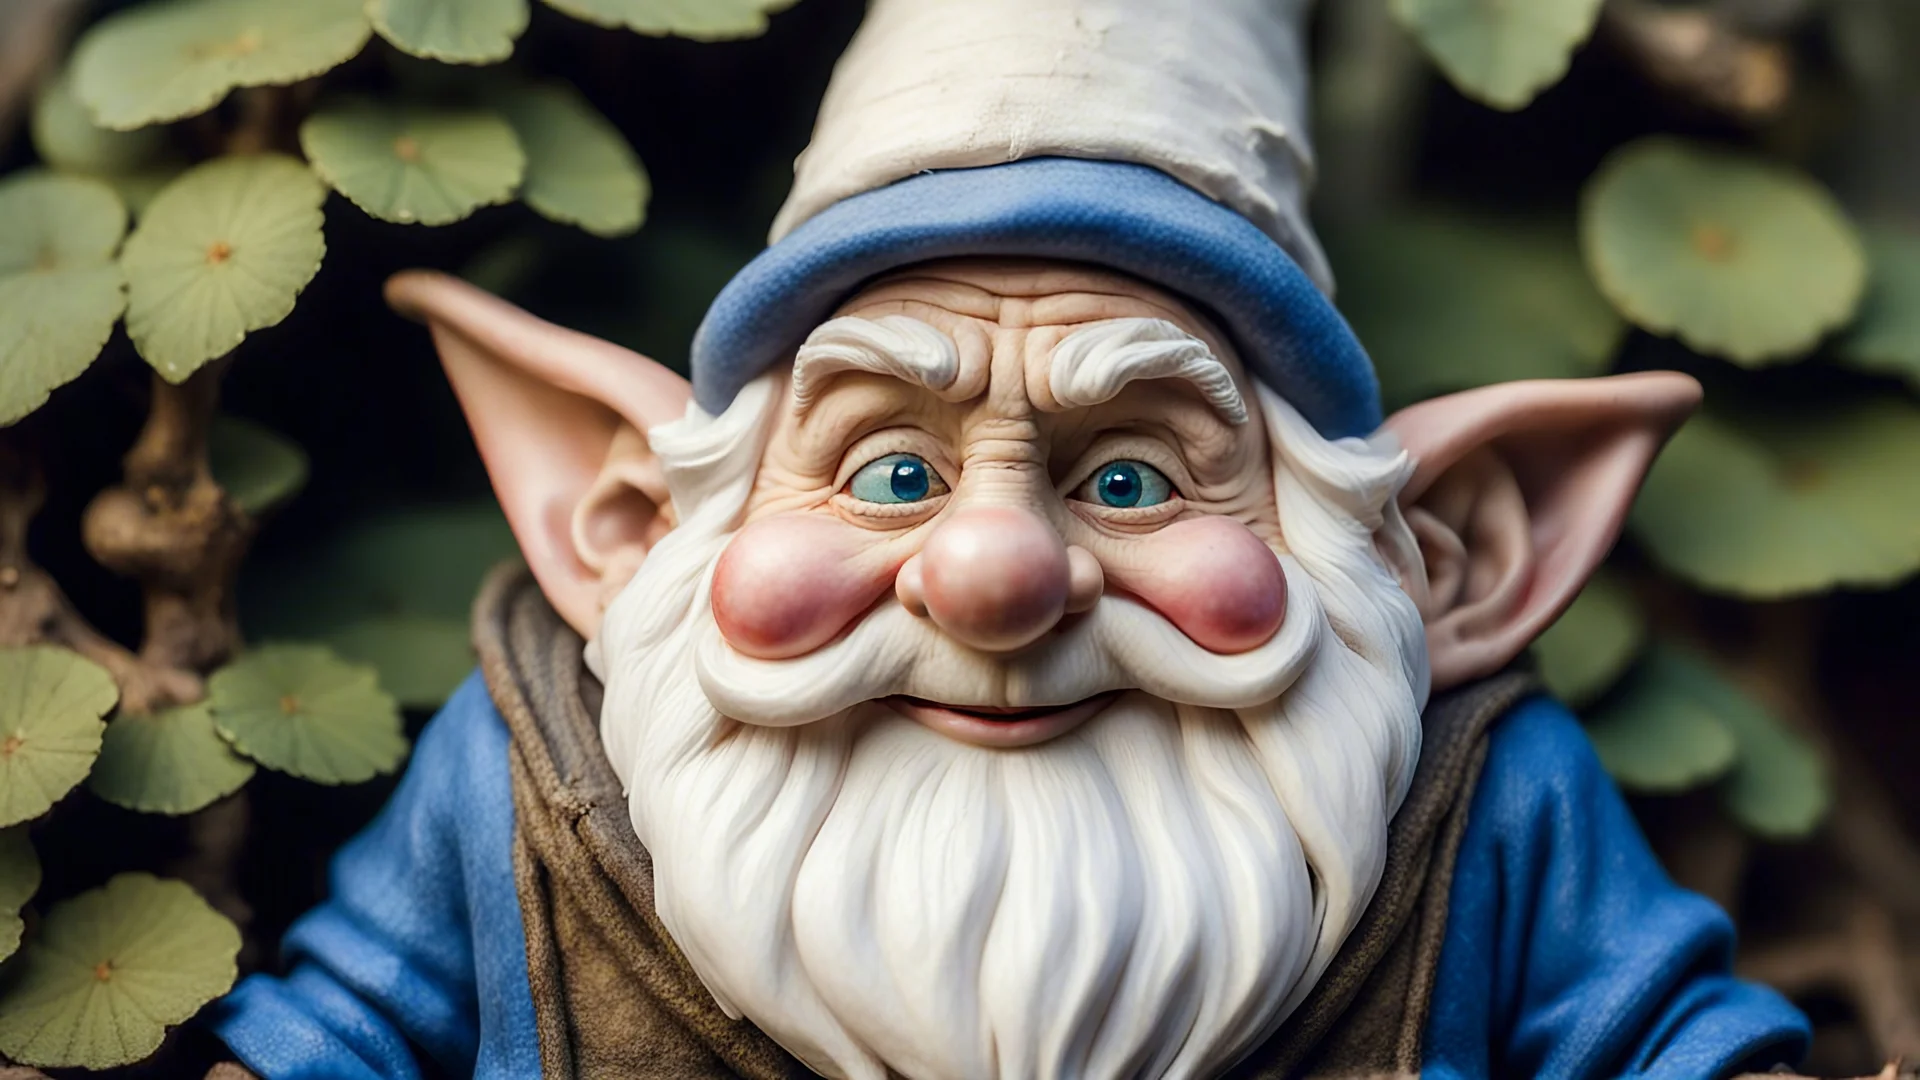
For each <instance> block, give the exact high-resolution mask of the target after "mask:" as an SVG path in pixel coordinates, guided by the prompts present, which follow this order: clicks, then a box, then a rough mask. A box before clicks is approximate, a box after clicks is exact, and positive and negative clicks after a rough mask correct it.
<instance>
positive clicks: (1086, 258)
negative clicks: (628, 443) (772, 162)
mask: <svg viewBox="0 0 1920 1080" xmlns="http://www.w3.org/2000/svg"><path fill="white" fill-rule="evenodd" d="M994 255H998V256H1014V255H1018V256H1032V257H1041V258H1050V259H1063V260H1067V261H1071V262H1087V263H1096V264H1098V265H1100V266H1104V267H1107V268H1109V269H1113V270H1119V271H1123V272H1125V273H1128V274H1132V275H1134V276H1136V277H1139V278H1142V279H1144V280H1146V281H1150V282H1153V283H1155V284H1157V285H1160V286H1162V287H1164V288H1166V289H1170V290H1172V291H1173V292H1176V293H1179V294H1181V295H1182V296H1185V297H1186V298H1188V299H1189V300H1192V301H1194V302H1196V303H1198V304H1199V305H1201V306H1202V307H1204V308H1206V309H1208V310H1209V311H1211V312H1212V314H1213V315H1214V316H1215V317H1216V318H1218V319H1219V320H1220V322H1221V324H1222V326H1223V328H1224V329H1225V330H1226V332H1227V334H1228V335H1229V336H1230V337H1231V338H1232V339H1233V343H1234V346H1235V347H1236V348H1237V349H1238V350H1239V352H1240V359H1241V360H1242V362H1243V363H1245V364H1246V366H1247V369H1248V370H1249V371H1250V372H1252V373H1253V375H1254V376H1255V377H1256V378H1259V379H1261V380H1262V381H1264V382H1265V383H1266V384H1267V385H1268V386H1270V387H1272V388H1273V389H1275V390H1277V391H1279V392H1280V394H1281V396H1283V397H1285V398H1286V399H1287V401H1288V402H1289V403H1290V404H1292V405H1293V406H1294V407H1295V408H1297V409H1299V410H1300V412H1301V414H1302V415H1303V416H1305V417H1306V418H1307V419H1308V420H1309V421H1310V422H1311V423H1312V424H1313V425H1314V426H1315V427H1316V428H1318V429H1319V431H1320V432H1321V434H1323V435H1326V436H1328V437H1329V438H1338V437H1342V436H1347V435H1361V436H1364V435H1369V434H1372V432H1373V431H1374V429H1375V428H1377V427H1379V426H1380V420H1381V414H1380V390H1379V384H1378V383H1377V382H1376V381H1375V379H1374V374H1373V364H1372V361H1370V360H1368V358H1367V354H1366V351H1365V350H1364V349H1362V348H1361V347H1360V343H1359V341H1358V340H1356V339H1355V338H1354V336H1353V331H1352V330H1351V329H1349V328H1348V326H1347V323H1346V320H1345V319H1344V318H1342V317H1341V315H1340V313H1339V312H1338V311H1336V310H1334V307H1333V304H1332V303H1331V302H1329V301H1328V300H1327V298H1326V297H1325V296H1324V295H1322V294H1321V292H1320V290H1319V289H1318V288H1317V287H1316V286H1315V285H1314V283H1313V281H1312V280H1311V279H1310V278H1309V277H1308V276H1307V274H1306V273H1305V272H1304V271H1302V270H1301V269H1300V267H1299V265H1298V264H1297V263H1295V262H1294V260H1293V259H1292V258H1290V257H1289V256H1288V255H1287V253H1286V252H1285V251H1284V250H1282V249H1281V247H1280V245H1278V244H1276V243H1274V241H1273V240H1272V238H1270V237H1269V236H1267V234H1265V233H1263V232H1261V231H1260V230H1259V229H1258V228H1257V227H1255V226H1254V225H1253V223H1252V222H1250V221H1248V220H1247V219H1246V218H1244V217H1241V216H1240V215H1239V214H1237V213H1235V212H1234V211H1232V210H1230V209H1228V208H1227V207H1225V206H1223V205H1221V204H1220V203H1217V202H1214V201H1213V200H1211V199H1208V198H1207V197H1206V196H1204V195H1202V194H1200V193H1199V192H1197V191H1195V190H1193V189H1192V188H1190V187H1187V186H1186V185H1185V184H1182V183H1180V182H1179V181H1178V180H1175V179H1173V178H1172V177H1170V176H1168V175H1167V174H1165V173H1163V172H1159V171H1157V170H1154V169H1151V168H1147V167H1145V166H1140V165H1128V164H1118V163H1114V162H1105V161H1080V160H1075V159H1069V158H1057V157H1055V158H1029V159H1027V160H1024V161H1018V162H1014V163H1012V164H1008V165H996V166H993V167H990V168H980V169H947V170H939V171H933V172H927V173H922V174H920V175H916V176H913V177H910V178H908V179H905V180H901V181H900V182H898V183H895V184H890V185H888V186H886V187H882V188H877V189H875V190H873V191H869V192H866V193H864V194H860V195H855V196H853V197H852V198H849V199H846V200H844V201H842V202H839V203H836V204H834V205H833V206H831V207H829V208H827V209H826V210H824V211H822V212H821V213H819V214H818V215H816V216H815V217H813V218H812V219H811V220H809V221H808V222H807V223H806V224H804V225H802V226H800V227H799V228H798V229H795V230H794V231H793V232H792V233H791V234H789V235H788V236H787V237H786V238H785V239H783V240H781V241H780V242H779V243H778V244H775V245H773V246H772V247H770V248H768V249H767V250H765V251H763V252H761V253H760V255H759V256H758V257H757V258H755V259H754V260H753V261H752V262H751V263H748V264H747V266H746V267H745V268H744V269H742V270H741V271H740V273H739V274H738V275H736V276H735V277H734V279H733V280H732V281H730V282H728V284H727V286H726V288H725V289H723V290H721V292H720V295H719V296H718V297H717V298H716V299H715V300H714V302H713V306H712V307H711V308H709V309H708V311H707V315H706V318H705V319H704V320H703V321H702V322H701V324H700V329H699V331H698V332H697V333H696V334H695V335H694V339H693V357H692V371H693V394H694V399H695V400H696V401H698V402H699V403H700V407H701V408H703V409H705V410H706V411H707V412H709V413H712V414H715V415H718V414H719V413H720V412H721V411H723V410H724V409H725V408H726V407H727V405H728V404H729V403H730V402H732V400H733V397H734V395H735V394H736V393H738V392H739V390H740V388H741V387H742V386H744V385H746V384H747V382H749V381H750V380H752V379H753V378H754V377H755V376H757V375H759V374H761V373H762V372H764V371H767V370H768V369H770V368H772V367H773V366H774V365H775V364H780V363H785V362H787V361H790V360H792V359H793V354H794V351H795V350H796V349H797V348H798V347H799V346H800V343H801V342H802V341H803V340H805V338H806V336H807V335H808V334H809V333H811V332H812V331H813V329H814V327H816V326H818V325H819V324H820V323H821V322H822V321H824V320H825V319H826V318H828V317H829V316H830V315H831V314H832V313H833V311H834V309H835V308H836V307H837V306H838V305H839V304H840V303H841V302H843V301H844V300H846V299H847V297H848V296H849V295H851V294H852V293H853V292H854V291H855V290H856V289H857V288H858V287H859V286H860V284H861V283H862V282H864V281H866V280H868V279H869V278H872V277H874V276H875V275H878V274H881V273H884V272H886V271H888V270H893V269H897V268H899V267H903V266H907V265H909V264H912V263H918V262H925V261H927V260H929V259H941V258H949V257H955V256H994Z"/></svg>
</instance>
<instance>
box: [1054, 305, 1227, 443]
mask: <svg viewBox="0 0 1920 1080" xmlns="http://www.w3.org/2000/svg"><path fill="white" fill-rule="evenodd" d="M1051 361H1052V365H1053V366H1052V370H1051V372H1050V374H1049V376H1048V385H1049V386H1050V387H1051V388H1052V390H1053V397H1054V400H1056V401H1058V402H1059V403H1060V404H1062V405H1069V406H1085V405H1098V404H1100V403H1101V402H1103V401H1107V400H1110V399H1112V398H1113V397H1114V396H1115V395H1117V394H1118V393H1120V390H1121V388H1123V387H1125V386H1126V385H1127V384H1128V383H1130V382H1135V381H1137V380H1140V379H1185V380H1186V381H1188V382H1190V383H1192V384H1193V385H1194V386H1196V387H1198V388H1199V390H1200V394H1201V396H1202V397H1204V398H1206V400H1207V404H1209V405H1211V406H1213V408H1214V411H1215V412H1218V413H1219V414H1220V415H1221V417H1222V418H1223V419H1225V420H1226V421H1227V423H1229V424H1233V425H1235V426H1236V427H1237V426H1239V425H1241V424H1244V423H1246V422H1247V403H1246V401H1245V399H1243V398H1242V397H1241V396H1240V388H1239V387H1237V386H1235V385H1234V384H1233V373H1232V372H1230V371H1228V370H1227V365H1226V364H1224V363H1222V362H1221V361H1220V358H1219V357H1217V356H1215V355H1213V350H1212V349H1210V348H1208V347H1207V343H1206V342H1204V341H1201V340H1200V339H1199V338H1197V337H1194V336H1193V335H1192V334H1189V333H1187V332H1186V331H1185V330H1182V329H1180V328H1179V327H1178V326H1175V325H1174V324H1172V323H1170V322H1168V321H1166V320H1165V319H1107V320H1105V321H1102V322H1098V323H1094V324H1093V325H1091V326H1088V327H1086V328H1085V329H1082V330H1076V331H1074V332H1073V333H1071V334H1069V335H1067V336H1066V337H1065V338H1063V339H1061V341H1060V343H1059V344H1058V345H1055V346H1054V347H1053V355H1052V358H1051Z"/></svg>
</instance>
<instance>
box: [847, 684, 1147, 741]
mask: <svg viewBox="0 0 1920 1080" xmlns="http://www.w3.org/2000/svg"><path fill="white" fill-rule="evenodd" d="M1118 696H1120V692H1119V691H1117V690H1112V691H1108V692H1107V693H1104V694H1095V695H1094V696H1093V697H1090V698H1084V699H1082V700H1080V701H1076V702H1073V703H1071V704H1067V705H1039V706H1031V707H1027V708H1000V707H995V706H988V705H946V704H942V703H940V702H937V701H928V700H926V699H925V698H916V697H905V696H895V697H890V698H887V699H886V702H885V703H886V704H887V705H888V706H890V707H892V708H893V709H894V710H895V711H896V712H899V713H900V714H902V715H903V716H906V717H908V718H909V719H912V720H915V721H918V722H919V723H921V724H924V725H926V726H927V727H930V728H932V729H933V730H935V731H937V732H939V733H940V734H942V735H945V736H947V737H948V738H952V739H958V740H960V741H961V742H967V743H973V744H974V745H976V746H988V747H995V748H999V749H1011V748H1014V747H1021V746H1032V745H1034V744H1036V743H1043V742H1046V741H1047V740H1048V739H1055V738H1058V737H1060V736H1061V735H1065V734H1066V733H1067V732H1069V731H1072V730H1073V729H1074V728H1077V727H1079V726H1080V725H1081V724H1084V723H1086V722H1087V721H1088V720H1091V719H1093V718H1094V716H1096V715H1097V714H1098V713H1099V712H1100V711H1101V710H1102V709H1105V708H1106V707H1107V706H1108V705H1111V704H1112V703H1113V699H1114V698H1116V697H1118Z"/></svg>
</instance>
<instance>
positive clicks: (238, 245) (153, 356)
mask: <svg viewBox="0 0 1920 1080" xmlns="http://www.w3.org/2000/svg"><path fill="white" fill-rule="evenodd" d="M791 2H792V0H551V3H552V6H553V7H555V8H557V9H559V10H561V11H564V12H566V13H568V14H571V15H574V16H576V17H578V18H582V19H587V20H590V21H593V22H596V23H600V24H603V25H608V26H624V27H628V28H631V29H633V30H637V31H639V32H641V33H648V34H676V35H680V36H684V37H691V38H697V39H702V40H713V39H720V38H730V37H742V36H748V35H752V34H757V33H759V32H761V31H762V30H763V29H765V26H766V18H767V15H768V14H769V13H771V12H774V11H777V10H779V9H781V8H783V7H786V6H788V4H790V3H791ZM528 21H529V9H528V0H302V2H300V3H285V2H283V0H147V2H145V3H142V4H139V5H136V6H134V7H132V8H129V9H127V10H125V11H122V12H120V13H118V14H115V15H112V16H109V17H108V18H106V19H103V20H102V21H100V22H99V23H98V24H96V25H94V26H93V27H91V28H90V29H89V30H88V31H87V33H86V34H85V35H84V36H83V37H82V38H81V39H80V41H79V43H78V45H77V46H76V47H75V50H74V53H73V57H72V62H71V63H70V64H69V65H68V67H67V69H66V70H65V71H63V72H61V73H60V75H59V76H58V77H57V78H56V79H54V80H53V81H51V82H50V83H49V84H48V85H47V86H45V87H44V88H42V91H41V93H40V95H39V97H38V99H37V101H36V106H35V110H34V115H33V124H32V134H33V140H34V146H35V148H36V149H37V151H38V153H39V155H40V157H41V159H42V162H43V163H44V166H45V168H44V169H34V170H29V171H27V172H26V173H23V174H19V175H15V176H12V177H8V178H6V179H4V180H0V426H4V425H6V424H11V423H14V422H15V421H18V420H19V419H20V418H21V417H23V416H26V415H27V414H29V413H31V412H33V411H34V410H35V409H38V408H39V407H41V406H42V405H43V404H45V402H46V401H47V399H48V396H49V395H50V394H51V393H52V391H53V390H54V389H56V388H58V387H60V386H62V385H65V384H66V383H68V382H71V381H72V380H73V379H75V378H77V377H79V376H80V374H81V373H82V372H84V371H85V370H86V369H87V367H88V365H90V364H91V363H92V362H93V360H94V358H95V357H97V356H98V355H99V353H100V350H101V348H102V347H103V346H104V345H105V344H106V341H107V338H108V336H109V334H110V333H111V332H112V328H113V325H114V323H115V322H116V321H117V320H118V319H119V318H120V317H121V315H122V314H123V313H124V315H125V317H126V323H127V331H128V334H129V336H130V337H131V338H132V340H133V344H134V347H135V348H136V349H137V350H138V351H139V353H140V355H141V356H142V357H144V358H145V359H146V360H147V361H148V362H149V363H150V364H152V365H153V367H154V369H155V370H156V371H158V372H160V374H161V375H163V376H165V377H166V378H167V379H169V380H171V381H174V382H179V381H182V380H184V379H186V378H187V377H188V376H189V375H191V374H192V373H193V372H194V371H196V370H198V369H199V368H200V367H201V366H203V365H204V364H206V363H207V362H209V361H211V360H214V359H217V358H219V357H221V356H224V355H226V354H227V353H229V352H231V351H232V350H233V348H234V347H235V346H237V345H239V344H240V342H241V341H242V340H243V339H244V338H245V337H246V335H248V334H249V333H252V332H254V331H256V330H260V329H263V328H266V327H269V326H273V325H275V324H277V323H279V322H280V321H281V320H283V319H285V318H286V317H287V315H288V314H289V313H290V312H291V311H292V310H293V307H294V304H295V302H296V300H297V298H298V297H299V295H300V293H301V291H302V290H303V289H304V288H305V287H306V285H307V283H308V282H310V281H311V280H312V279H313V276H314V274H315V272H317V271H318V269H319V267H320V263H321V260H322V259H323V258H324V257H325V254H326V241H325V238H324V236H323V231H322V225H323V216H322V213H321V208H322V204H323V202H324V200H325V194H326V191H327V189H328V188H332V189H333V190H335V191H338V192H339V193H340V194H341V195H343V196H345V197H346V198H347V199H348V200H349V201H351V202H352V203H353V204H354V205H355V206H358V207H359V208H360V209H361V210H363V211H365V212H366V213H368V214H370V215H372V216H374V217H377V218H382V219H384V220H388V221H396V222H403V223H417V224H422V225H445V224H448V223H451V222H455V221H459V220H461V219H462V218H465V217H467V216H468V215H470V214H472V213H474V212H475V211H476V210H478V209H480V208H482V207H486V206H492V205H496V204H499V203H504V202H507V201H509V200H512V199H514V198H516V197H517V198H519V199H521V200H523V201H525V202H526V203H527V205H529V206H531V207H532V208H533V209H534V210H536V211H538V212H539V213H540V214H542V215H545V216H546V217H549V218H552V219H553V220H556V221H560V222H563V223H567V224H572V225H577V226H579V227H580V228H582V229H585V230H587V231H589V232H592V233H594V234H596V235H601V236H617V235H621V234H624V233H629V232H632V231H633V230H634V229H636V228H638V227H639V226H640V223H641V221H642V219H643V218H644V216H645V209H646V202H647V197H648V183H647V174H646V171H645V169H644V168H643V167H642V165H641V163H640V161H639V159H638V158H637V157H636V156H635V154H634V152H633V149H632V147H631V146H629V145H628V144H627V142H626V140H625V138H623V137H622V136H621V134H620V133H619V131H618V130H617V129H616V128H615V127H614V126H613V125H612V124H611V123H609V122H608V121H607V120H606V118H605V117H603V116H601V115H600V114H599V113H598V112H597V111H595V109H594V108H593V106H591V105H590V104H588V103H587V101H586V99H585V98H583V97H582V96H581V95H580V93H579V92H578V91H577V90H575V89H574V88H573V87H572V86H571V85H569V84H567V83H565V82H563V81H558V80H553V81H532V80H529V79H526V78H524V77H521V76H519V75H516V74H513V73H511V72H508V71H505V70H501V69H492V70H477V69H474V68H475V66H477V65H492V64H496V63H498V62H500V61H504V60H506V59H508V58H509V57H510V56H511V55H512V53H513V47H514V42H515V40H516V39H517V38H518V37H519V36H520V34H521V33H522V32H523V31H525V29H526V27H527V24H528ZM375 34H378V35H379V37H380V38H382V39H384V40H385V41H386V42H387V43H388V44H390V45H391V46H392V47H393V49H395V50H397V51H398V52H399V53H402V54H407V55H409V56H413V57H419V58H423V59H426V60H431V61H438V62H440V63H443V64H453V65H465V66H467V68H468V70H465V71H464V72H463V73H461V74H460V76H459V77H456V78H452V79H447V80H441V81H440V82H439V84H438V85H439V87H440V90H439V92H434V93H429V92H421V93H417V94H413V95H403V96H383V97H350V96H328V95H325V94H322V95H321V97H320V99H319V104H318V106H317V107H316V108H315V109H314V110H313V111H312V112H311V114H310V115H308V116H306V117H305V119H304V120H303V121H302V122H301V123H300V125H299V131H298V136H299V146H300V150H301V153H302V154H303V155H304V158H305V160H304V161H303V160H301V159H299V158H295V157H292V156H288V155H283V154H274V153H261V154H244V155H241V154H235V155H228V156H221V157H216V158H213V159H212V160H208V161H203V162H201V163H199V164H197V165H194V166H192V167H188V166H187V164H186V163H185V160H184V157H183V155H182V153H181V152H180V149H179V147H178V145H177V144H178V143H179V141H180V140H179V139H177V138H176V137H175V136H176V134H177V133H176V130H175V129H174V128H173V127H172V125H175V124H177V123H178V122H180V121H183V120H187V119H189V118H192V117H196V116H199V115H201V114H204V113H207V112H208V111H209V110H212V109H214V108H215V107H216V106H218V105H220V104H221V102H222V101H224V100H226V99H227V98H228V96H229V95H230V94H232V93H233V92H234V91H236V90H241V91H247V90H249V89H250V88H257V87H275V86H287V85H291V84H294V83H302V82H306V81H307V80H312V79H316V78H317V77H320V76H323V75H325V74H326V73H328V72H330V71H332V70H334V69H335V68H338V67H340V66H341V65H343V64H346V63H348V62H349V61H351V60H353V59H354V58H355V57H356V56H358V55H360V54H361V53H362V52H363V51H365V50H366V48H367V45H368V42H369V41H370V40H371V39H372V38H373V37H374V35H375ZM422 81H424V80H422ZM129 211H131V212H132V216H135V217H137V218H138V219H139V221H138V224H137V226H136V227H135V228H134V229H133V232H132V234H131V235H128V234H127V227H128V222H129V216H130V214H129ZM123 239H124V247H123V244H122V241H123Z"/></svg>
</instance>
